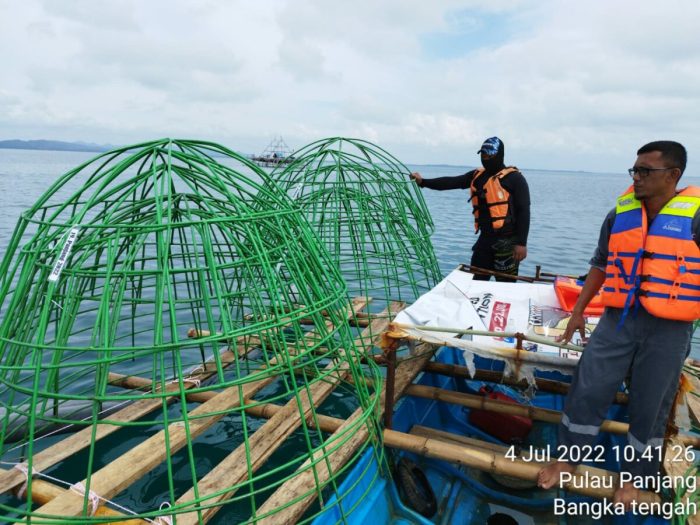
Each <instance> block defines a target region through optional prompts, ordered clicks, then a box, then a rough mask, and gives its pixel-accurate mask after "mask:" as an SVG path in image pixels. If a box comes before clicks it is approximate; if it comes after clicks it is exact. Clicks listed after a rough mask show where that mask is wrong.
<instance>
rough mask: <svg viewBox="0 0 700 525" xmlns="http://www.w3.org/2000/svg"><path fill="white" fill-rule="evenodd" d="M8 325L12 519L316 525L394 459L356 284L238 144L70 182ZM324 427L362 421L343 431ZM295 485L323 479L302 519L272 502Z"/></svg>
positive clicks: (37, 223)
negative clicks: (360, 470)
mask: <svg viewBox="0 0 700 525" xmlns="http://www.w3.org/2000/svg"><path fill="white" fill-rule="evenodd" d="M363 202H364V201H363ZM397 213H401V212H397ZM430 261H431V262H432V259H431V260H430ZM355 306H358V304H355ZM0 308H1V310H0V314H1V315H2V324H1V325H0V408H1V409H2V412H0V417H1V419H0V422H1V425H0V460H1V462H2V463H1V465H2V468H3V470H2V471H1V472H0V487H2V490H1V491H0V493H2V495H1V496H0V509H1V510H2V513H3V516H2V519H3V520H7V521H11V520H21V519H26V518H27V517H31V520H32V521H31V522H32V523H97V522H100V523H102V522H108V521H120V520H125V519H126V518H128V519H133V520H135V521H134V523H144V522H154V523H163V524H165V523H202V522H206V521H209V520H210V519H212V518H213V517H214V515H215V513H217V511H219V510H221V513H220V516H222V517H221V518H220V519H222V520H224V521H223V522H225V523H232V522H240V523H243V522H248V521H250V522H252V521H258V520H259V521H258V522H260V523H263V522H265V521H266V520H269V521H271V522H274V521H275V520H276V518H275V517H276V516H277V515H278V513H280V512H283V511H287V510H289V508H290V507H293V506H295V505H296V506H299V505H300V504H304V505H305V507H304V508H305V509H306V508H308V510H306V513H305V514H304V515H303V519H304V520H309V519H311V518H312V517H313V516H314V515H316V514H318V512H320V510H321V508H322V505H324V504H327V502H328V501H329V499H330V498H335V499H337V500H342V497H343V494H340V493H339V491H338V485H339V479H340V477H341V476H342V474H343V471H344V469H345V468H347V465H349V464H352V463H353V461H354V460H356V459H357V458H358V457H359V456H360V454H361V453H362V452H363V451H364V450H365V449H367V447H369V446H370V445H374V450H375V451H376V452H375V453H376V454H378V455H380V454H381V446H377V445H379V444H380V434H379V432H378V430H377V422H376V413H377V410H378V399H377V397H378V396H376V395H375V393H376V392H375V389H376V388H378V386H379V385H381V377H380V374H379V371H378V369H377V368H376V366H374V365H373V364H369V365H363V366H360V361H359V354H360V351H359V350H360V349H359V348H358V347H357V346H356V343H355V341H354V337H355V336H356V335H357V334H356V333H354V332H353V331H352V329H351V328H349V326H348V323H347V319H348V318H349V317H351V316H352V312H351V307H350V303H349V301H348V299H347V289H346V286H345V284H344V282H343V280H342V278H341V275H340V273H339V270H338V268H337V266H336V265H335V264H334V261H333V260H332V259H331V257H330V256H329V254H328V253H327V251H326V250H325V249H324V248H323V247H322V246H321V245H320V244H319V239H318V237H317V236H316V234H315V233H314V232H313V231H312V227H309V225H308V223H307V222H306V221H305V220H304V218H303V216H302V214H301V213H300V211H299V209H298V208H296V207H294V206H292V204H291V203H290V200H289V199H288V198H287V196H286V195H285V194H284V192H282V191H281V190H279V189H278V188H277V187H276V185H275V183H274V182H273V180H272V179H270V178H269V177H268V175H266V174H265V173H264V172H263V171H262V170H260V169H259V168H258V167H256V166H255V165H254V164H253V163H252V162H250V161H249V160H248V159H246V158H244V157H243V156H241V155H238V154H236V153H234V152H232V151H230V150H228V149H226V148H224V147H222V146H219V145H216V144H213V143H208V142H199V141H192V140H170V139H164V140H159V141H154V142H149V143H144V144H139V145H136V146H130V147H126V148H121V149H117V150H114V151H111V152H108V153H105V154H102V155H100V156H98V157H96V158H94V159H93V160H91V161H89V162H87V163H85V164H83V165H81V166H78V167H77V168H75V169H74V170H72V171H70V172H68V173H66V174H65V175H64V176H62V177H61V178H60V180H58V181H57V182H56V183H55V184H54V185H53V186H52V187H51V188H49V189H48V190H47V191H46V193H45V194H44V195H43V196H42V197H41V198H40V199H39V201H38V202H37V203H36V205H35V206H34V207H32V208H31V209H30V210H29V211H27V212H26V213H24V214H23V215H22V216H21V218H20V220H19V223H18V225H17V227H16V230H15V232H14V235H13V236H12V238H11V241H10V244H9V247H8V250H7V253H6V255H5V257H4V259H3V261H2V263H1V264H0ZM334 403H335V404H334ZM324 413H330V414H332V415H335V416H339V417H342V418H347V420H346V422H345V423H344V424H343V425H341V426H340V428H337V429H335V431H333V432H330V431H323V430H322V429H321V428H322V427H323V422H322V421H321V420H322V419H323V417H325V416H324ZM358 436H361V437H362V439H361V440H359V441H358V440H357V437H358ZM351 440H354V441H353V443H348V442H349V441H351ZM350 445H352V448H351V452H350V453H349V454H348V455H347V459H348V462H344V463H341V464H340V466H339V465H338V464H336V463H335V462H334V454H336V453H338V451H339V450H341V449H343V448H344V447H347V446H350ZM268 458H270V460H269V461H266V460H267V459H268ZM215 460H217V461H218V460H220V463H219V464H216V463H215ZM380 461H381V458H380ZM343 465H345V466H343ZM295 478H305V479H311V481H312V483H311V484H310V485H309V486H308V488H306V489H304V491H302V492H299V493H298V494H297V499H296V500H295V501H291V500H290V501H286V502H284V503H282V504H280V505H271V504H269V503H268V504H265V503H264V502H265V501H266V500H267V498H268V497H269V496H270V495H273V496H274V494H276V491H277V492H279V491H280V490H281V489H282V488H283V487H284V486H286V484H288V483H290V482H292V481H293V480H294V479H295ZM370 488H371V487H369V488H368V490H369V489H370ZM11 491H13V492H11ZM312 500H317V501H316V503H311V501H312ZM270 501H276V499H275V498H273V499H272V500H270ZM139 520H140V521H139Z"/></svg>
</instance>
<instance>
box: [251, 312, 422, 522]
mask: <svg viewBox="0 0 700 525" xmlns="http://www.w3.org/2000/svg"><path fill="white" fill-rule="evenodd" d="M397 311H398V310H397ZM374 330H375V332H374V333H377V338H379V337H381V333H379V331H378V330H377V329H376V328H374ZM434 351H435V349H433V348H432V347H430V346H428V345H420V346H419V347H418V348H417V353H420V354H421V355H420V356H418V357H416V358H415V359H411V360H408V361H404V362H402V363H401V364H400V365H399V366H398V368H397V371H396V382H395V391H394V400H398V399H399V398H400V397H401V395H402V394H403V391H404V390H405V389H406V387H407V386H408V385H410V384H411V382H412V381H413V379H414V378H415V377H416V376H417V375H418V374H419V373H420V372H421V370H422V369H423V367H424V366H425V364H426V363H427V362H428V361H429V360H430V358H431V357H432V355H433V353H434ZM384 396H385V392H384V391H382V395H381V398H380V401H379V417H381V415H382V413H383V412H384ZM361 417H362V410H361V409H358V410H356V411H355V412H354V413H353V414H352V415H351V416H350V417H349V418H348V419H347V420H346V421H345V422H343V424H341V425H340V427H338V428H337V430H336V431H335V432H334V436H337V435H341V434H344V433H345V432H346V430H350V429H352V428H354V427H356V426H357V424H358V420H360V418H361ZM368 437H369V433H368V431H367V428H366V427H365V426H360V427H359V428H357V430H356V431H355V433H354V434H353V435H352V437H351V438H350V439H349V440H348V441H347V442H346V443H345V444H344V445H343V446H342V447H339V448H337V449H335V450H334V451H333V452H331V453H330V454H329V455H328V457H327V458H326V459H325V460H324V461H317V460H318V459H319V458H309V459H308V460H307V461H306V462H304V464H303V465H302V466H301V467H299V469H297V472H296V475H295V476H294V477H293V478H291V479H290V480H288V481H287V482H286V483H284V484H283V485H281V486H280V487H279V488H278V489H277V490H276V491H275V492H274V493H273V494H272V495H271V496H270V497H269V498H268V499H267V501H265V503H264V504H263V505H262V506H261V507H260V508H259V509H258V512H257V514H258V515H264V514H267V513H272V512H273V511H275V510H276V509H280V508H282V507H283V506H284V505H286V504H288V503H289V502H290V501H296V503H294V504H293V505H290V506H288V507H286V508H285V509H283V510H281V511H279V512H275V513H274V514H272V515H270V516H268V517H267V518H262V519H260V520H258V523H259V524H266V525H273V524H277V523H296V522H297V521H298V520H299V518H300V517H301V516H302V515H303V514H304V512H305V511H306V509H307V508H308V507H309V505H311V503H312V502H313V501H314V500H315V499H316V496H317V489H316V487H317V483H318V484H320V485H323V484H325V483H326V482H327V481H328V479H329V478H330V477H331V475H332V473H334V472H337V471H338V470H339V469H340V468H341V467H342V466H343V465H344V464H345V463H346V462H347V461H348V460H349V459H350V457H351V456H352V455H353V454H354V453H355V451H356V450H357V449H358V448H359V447H360V446H361V445H362V444H363V443H364V442H365V441H366V440H367V438H368ZM330 439H333V436H331V438H330ZM317 480H318V481H317Z"/></svg>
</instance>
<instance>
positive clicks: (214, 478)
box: [176, 298, 388, 525]
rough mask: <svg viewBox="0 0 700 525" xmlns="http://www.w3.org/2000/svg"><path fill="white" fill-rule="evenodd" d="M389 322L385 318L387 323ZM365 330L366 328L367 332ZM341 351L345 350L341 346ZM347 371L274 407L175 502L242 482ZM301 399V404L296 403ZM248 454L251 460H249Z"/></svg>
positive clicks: (190, 516)
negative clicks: (259, 424)
mask: <svg viewBox="0 0 700 525" xmlns="http://www.w3.org/2000/svg"><path fill="white" fill-rule="evenodd" d="M368 302H369V299H367V298H355V299H354V300H353V303H352V305H353V313H354V312H355V311H356V310H362V309H363V308H364V307H365V306H367V303H368ZM326 324H327V325H330V326H332V323H330V322H327V323H326ZM386 324H388V322H387V323H386ZM366 331H367V330H365V332H366ZM365 335H366V334H365V333H364V332H363V334H361V335H360V337H359V338H358V339H357V340H356V343H357V341H361V338H362V337H363V336H365ZM341 353H344V351H343V350H341ZM336 366H337V365H336V363H334V362H331V363H328V365H327V366H326V367H325V369H324V372H325V373H328V372H330V371H332V370H333V369H334V368H335V367H336ZM349 372H350V367H349V363H345V364H344V365H343V368H342V369H341V370H340V371H339V373H338V374H337V375H333V376H330V377H327V378H326V379H324V380H323V381H318V382H316V383H315V384H314V385H312V386H311V388H310V389H309V390H308V391H307V390H304V389H302V390H301V392H300V400H297V398H296V397H294V398H292V399H291V400H290V401H289V402H288V403H287V404H286V405H285V406H284V407H283V408H281V409H280V410H278V411H277V413H276V414H275V415H274V416H272V417H271V418H270V419H269V420H268V421H267V422H266V423H265V424H264V425H263V426H262V427H260V428H259V429H258V430H256V431H255V432H254V433H253V434H252V435H251V436H249V437H248V439H247V440H246V441H245V442H244V443H242V444H241V445H239V446H238V447H237V448H236V450H234V451H233V452H232V453H231V454H229V455H228V456H227V457H226V458H224V460H222V461H221V462H220V463H219V464H218V465H217V466H216V467H215V468H213V469H212V470H211V471H209V472H208V473H207V474H206V475H205V476H204V477H203V478H202V479H201V480H199V482H198V483H197V491H196V493H195V489H194V487H193V488H191V489H190V490H189V491H187V492H186V493H185V494H183V495H182V496H180V497H179V498H178V500H177V502H176V505H180V504H183V503H185V504H186V503H187V502H189V501H193V500H194V499H195V497H196V494H198V495H199V497H200V498H206V497H207V495H208V494H214V493H216V492H220V491H221V490H224V489H226V488H227V487H233V486H236V485H238V484H240V483H243V482H244V481H245V480H246V479H247V478H248V476H250V474H251V473H252V472H255V471H257V470H258V469H259V468H260V467H261V466H262V465H263V464H264V463H265V461H267V459H268V458H269V457H270V456H271V455H272V454H273V453H274V452H275V451H276V450H277V449H278V448H279V447H280V446H281V445H282V444H283V443H284V441H285V440H286V439H287V438H288V437H289V436H290V435H291V434H292V433H293V432H294V431H295V430H296V429H297V428H298V427H299V426H300V425H301V422H302V419H303V420H306V418H307V417H309V416H311V415H312V410H315V409H316V408H317V407H318V406H320V405H321V403H323V401H324V400H325V399H326V398H327V397H328V396H329V395H330V394H331V392H332V391H333V390H334V389H335V387H336V386H337V385H338V384H340V383H341V382H342V381H344V380H345V379H346V377H347V376H348V374H349ZM299 401H301V405H300V404H299ZM248 458H250V464H249V462H248ZM234 492H235V491H230V492H228V493H223V494H219V495H217V496H210V497H209V498H207V502H206V503H207V504H208V505H209V504H212V503H214V502H216V501H222V500H225V499H228V498H230V497H231V496H232V495H233V494H234ZM220 508H221V507H208V508H204V509H199V510H196V511H195V512H190V513H187V514H178V517H177V522H178V524H180V525H187V524H192V525H195V524H200V523H206V522H207V521H209V520H210V519H211V518H212V517H213V516H214V514H215V513H216V512H218V511H219V510H220Z"/></svg>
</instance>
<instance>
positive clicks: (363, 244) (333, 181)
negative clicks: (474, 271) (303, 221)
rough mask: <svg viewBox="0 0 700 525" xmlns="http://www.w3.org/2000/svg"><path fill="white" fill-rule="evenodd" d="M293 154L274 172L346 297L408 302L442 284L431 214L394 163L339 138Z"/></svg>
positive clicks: (360, 144) (388, 157)
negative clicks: (316, 236)
mask: <svg viewBox="0 0 700 525" xmlns="http://www.w3.org/2000/svg"><path fill="white" fill-rule="evenodd" d="M293 157H294V161H293V162H291V163H290V164H289V165H288V166H286V167H284V168H278V170H277V171H275V172H273V174H272V176H273V177H274V178H275V180H277V181H279V183H280V185H281V187H282V188H284V189H285V190H286V191H287V193H288V194H289V195H290V196H291V197H292V199H293V200H294V201H295V202H296V203H298V205H299V206H300V207H301V208H302V210H303V212H304V214H305V216H306V218H307V219H308V221H309V223H310V224H311V225H312V227H313V229H314V231H316V232H317V233H318V234H319V236H320V237H321V240H322V242H323V243H324V244H325V245H326V247H327V248H328V250H329V252H330V253H331V256H332V257H333V259H334V260H335V261H336V264H337V265H338V267H339V268H340V270H341V273H342V275H343V278H344V279H345V282H346V283H347V285H348V291H349V293H350V295H353V296H358V295H359V296H371V297H376V298H379V299H382V300H383V301H385V302H389V301H392V300H403V301H409V302H412V301H414V300H415V299H417V298H418V297H419V296H420V295H421V294H422V293H424V292H426V291H427V290H429V289H430V288H432V287H433V286H435V284H437V282H439V281H440V279H441V276H440V271H439V268H438V264H437V259H436V258H435V254H434V252H433V247H432V244H431V242H430V235H431V234H432V233H433V230H434V226H433V221H432V218H431V216H430V212H429V211H428V208H427V206H426V205H425V201H424V200H423V196H422V194H421V192H420V191H419V190H418V189H417V187H416V185H415V184H414V183H413V182H412V181H411V180H410V178H409V170H408V168H407V167H406V166H404V165H403V164H402V163H401V162H400V161H399V160H397V159H396V158H394V157H393V156H392V155H390V154H389V153H387V152H386V151H384V150H383V149H381V148H379V147H378V146H375V145H374V144H371V143H370V142H366V141H364V140H357V139H347V138H338V137H336V138H329V139H324V140H320V141H317V142H314V143H312V144H309V145H308V146H305V147H304V148H302V149H300V150H299V151H296V152H295V153H294V155H293ZM377 304H380V303H377Z"/></svg>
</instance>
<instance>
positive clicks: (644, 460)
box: [559, 307, 693, 476]
mask: <svg viewBox="0 0 700 525" xmlns="http://www.w3.org/2000/svg"><path fill="white" fill-rule="evenodd" d="M621 316H622V310H621V309H619V308H606V309H605V312H604V313H603V316H602V317H601V318H600V322H599V323H598V326H597V327H596V329H595V331H594V332H593V334H592V335H591V339H590V342H589V343H588V345H587V346H586V349H585V350H584V351H583V355H582V356H581V361H579V364H578V366H577V367H576V371H575V372H574V378H573V381H572V383H571V388H570V389H569V394H568V395H567V397H566V403H565V405H564V414H563V417H562V422H561V424H560V425H559V444H560V445H562V446H563V447H584V446H586V445H588V446H591V445H593V444H594V443H595V442H596V440H597V435H598V433H599V431H600V424H601V422H602V421H603V419H604V418H605V416H606V413H607V411H608V408H609V407H610V405H611V404H612V401H613V398H614V396H615V392H617V390H618V389H619V388H620V385H621V384H622V381H623V380H624V379H625V377H627V375H628V373H629V374H630V376H631V379H630V394H629V404H628V413H629V425H630V427H629V432H628V434H627V441H628V443H629V447H630V450H629V451H628V452H634V457H633V458H632V457H630V459H632V461H626V462H624V464H623V470H625V471H627V472H631V473H632V474H633V475H645V476H646V475H654V474H656V473H657V472H658V470H659V466H660V465H659V461H658V457H659V451H660V449H659V447H661V446H662V444H663V438H664V433H665V430H666V422H667V420H668V415H669V412H670V410H671V406H672V404H673V400H674V397H675V395H676V390H677V388H678V382H679V378H680V372H681V369H682V367H683V361H684V360H685V357H686V354H687V352H688V345H689V341H690V337H691V336H692V331H693V330H692V326H693V325H692V323H689V322H684V321H672V320H669V319H661V318H659V317H655V316H653V315H651V314H650V313H648V312H647V311H646V310H644V308H641V307H640V308H639V310H638V311H637V312H636V313H635V312H633V310H630V312H629V313H628V315H627V317H626V318H625V321H624V323H623V324H622V326H618V325H619V322H620V318H621ZM648 447H650V448H651V449H652V451H653V454H648V453H647V454H646V457H643V453H644V452H645V450H647V448H648ZM621 456H622V455H621ZM630 456H631V455H630ZM649 456H652V457H651V458H650V457H649ZM622 457H624V456H622Z"/></svg>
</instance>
